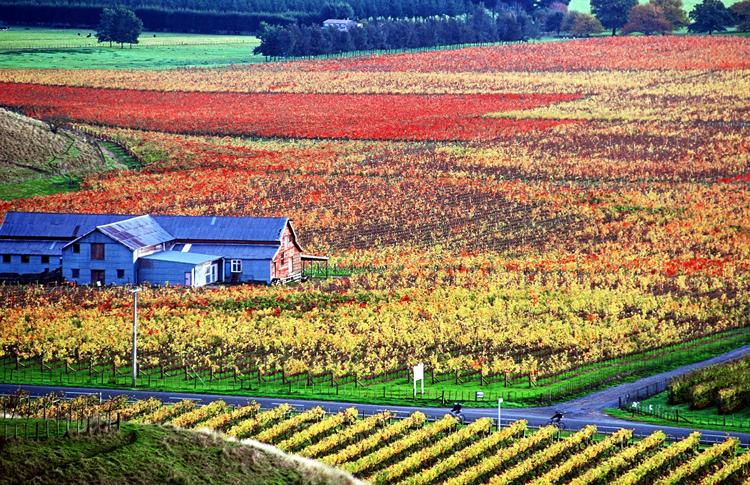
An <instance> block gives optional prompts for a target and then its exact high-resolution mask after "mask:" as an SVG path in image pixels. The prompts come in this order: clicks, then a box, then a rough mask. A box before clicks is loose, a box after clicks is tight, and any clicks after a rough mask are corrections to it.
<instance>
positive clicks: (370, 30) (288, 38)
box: [255, 6, 538, 57]
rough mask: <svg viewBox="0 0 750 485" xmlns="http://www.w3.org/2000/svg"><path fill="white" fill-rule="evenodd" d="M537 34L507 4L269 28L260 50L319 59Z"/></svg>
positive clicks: (532, 24)
mask: <svg viewBox="0 0 750 485" xmlns="http://www.w3.org/2000/svg"><path fill="white" fill-rule="evenodd" d="M536 35H538V30H537V27H536V23H535V22H534V19H533V18H532V17H531V16H530V15H529V14H528V13H526V11H525V10H524V9H522V8H520V7H507V6H504V7H502V8H500V9H499V10H497V11H489V10H487V9H485V8H475V9H473V11H472V12H471V13H469V14H467V15H462V16H459V17H447V16H446V17H428V18H420V19H400V20H392V19H375V20H371V21H368V22H364V23H363V25H362V27H354V28H351V29H349V30H338V29H335V28H324V27H320V26H318V25H311V26H306V25H290V26H286V27H282V26H271V25H266V26H265V28H264V30H263V31H262V32H261V34H260V38H261V44H260V45H259V46H258V47H257V48H256V49H255V52H256V53H258V54H263V55H265V56H269V57H288V56H311V55H312V56H314V55H320V54H335V53H340V52H347V51H354V50H369V49H383V50H388V49H404V48H418V47H432V46H436V45H449V44H466V43H477V42H498V41H512V40H521V39H527V38H529V37H534V36H536Z"/></svg>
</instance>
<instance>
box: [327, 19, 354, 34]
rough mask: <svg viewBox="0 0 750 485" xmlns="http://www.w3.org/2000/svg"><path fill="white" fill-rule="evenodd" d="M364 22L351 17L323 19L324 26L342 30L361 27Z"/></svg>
mask: <svg viewBox="0 0 750 485" xmlns="http://www.w3.org/2000/svg"><path fill="white" fill-rule="evenodd" d="M360 27H362V24H361V23H359V22H355V21H354V20H349V19H344V20H342V19H328V20H324V21H323V28H326V29H336V30H340V31H342V32H346V31H349V30H351V29H354V28H360Z"/></svg>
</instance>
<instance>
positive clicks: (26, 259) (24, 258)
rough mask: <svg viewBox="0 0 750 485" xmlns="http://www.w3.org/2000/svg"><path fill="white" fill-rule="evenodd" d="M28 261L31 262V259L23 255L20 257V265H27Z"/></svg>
mask: <svg viewBox="0 0 750 485" xmlns="http://www.w3.org/2000/svg"><path fill="white" fill-rule="evenodd" d="M29 261H31V257H30V256H29V255H28V254H24V255H22V256H21V262H22V263H28V262H29Z"/></svg>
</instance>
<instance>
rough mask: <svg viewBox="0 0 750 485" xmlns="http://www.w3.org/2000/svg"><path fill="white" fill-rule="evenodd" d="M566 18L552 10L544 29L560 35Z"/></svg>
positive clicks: (545, 20) (546, 19) (545, 21)
mask: <svg viewBox="0 0 750 485" xmlns="http://www.w3.org/2000/svg"><path fill="white" fill-rule="evenodd" d="M748 1H750V0H748ZM564 18H565V14H564V13H562V12H560V11H554V12H550V13H549V15H547V16H546V17H545V19H544V30H545V31H547V32H554V33H556V34H557V35H560V30H562V22H563V19H564Z"/></svg>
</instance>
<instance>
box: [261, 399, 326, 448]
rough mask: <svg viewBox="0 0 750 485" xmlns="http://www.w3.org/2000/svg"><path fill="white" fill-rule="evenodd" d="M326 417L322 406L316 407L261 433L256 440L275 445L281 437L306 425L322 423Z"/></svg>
mask: <svg viewBox="0 0 750 485" xmlns="http://www.w3.org/2000/svg"><path fill="white" fill-rule="evenodd" d="M325 415H326V412H325V410H323V408H321V407H320V406H316V407H314V408H312V409H308V410H307V411H304V412H302V413H300V414H297V415H295V416H292V417H291V418H289V419H286V420H284V421H282V422H280V423H276V424H275V425H273V426H271V427H270V428H268V429H266V430H263V431H261V432H260V433H258V434H257V435H256V436H255V439H257V440H258V441H262V442H264V443H273V442H274V441H275V440H276V439H278V438H279V437H281V436H284V435H285V434H286V433H288V432H290V431H293V430H295V429H297V428H299V427H300V426H302V425H303V424H305V423H309V422H310V421H320V420H321V419H323V416H325Z"/></svg>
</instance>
